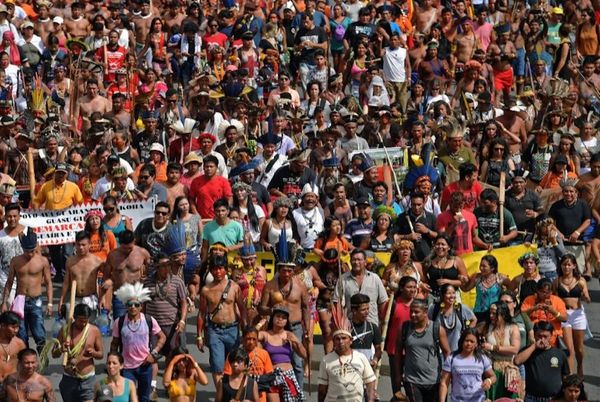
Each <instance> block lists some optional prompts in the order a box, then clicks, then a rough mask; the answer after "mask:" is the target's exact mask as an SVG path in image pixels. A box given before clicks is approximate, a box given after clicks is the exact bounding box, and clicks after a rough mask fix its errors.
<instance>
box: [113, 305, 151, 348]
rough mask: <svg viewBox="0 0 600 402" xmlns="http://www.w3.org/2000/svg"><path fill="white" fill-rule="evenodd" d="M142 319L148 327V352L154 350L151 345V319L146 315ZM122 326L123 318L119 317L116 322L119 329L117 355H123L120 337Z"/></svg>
mask: <svg viewBox="0 0 600 402" xmlns="http://www.w3.org/2000/svg"><path fill="white" fill-rule="evenodd" d="M144 318H145V319H146V325H148V350H152V349H153V348H154V345H153V344H152V328H153V326H152V317H150V316H149V315H148V314H144ZM123 324H125V316H123V317H119V319H118V321H117V327H118V328H119V338H118V339H119V348H118V350H119V353H123V338H122V336H121V332H122V330H123Z"/></svg>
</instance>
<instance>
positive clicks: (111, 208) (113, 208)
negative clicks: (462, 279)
mask: <svg viewBox="0 0 600 402" xmlns="http://www.w3.org/2000/svg"><path fill="white" fill-rule="evenodd" d="M103 209H104V212H106V213H109V212H112V211H114V210H115V207H104V208H103Z"/></svg>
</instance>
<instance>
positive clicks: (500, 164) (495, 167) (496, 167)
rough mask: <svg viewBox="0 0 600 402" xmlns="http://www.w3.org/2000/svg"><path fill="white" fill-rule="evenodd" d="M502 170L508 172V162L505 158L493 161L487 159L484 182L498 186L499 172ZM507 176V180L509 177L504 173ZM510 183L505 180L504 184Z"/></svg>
mask: <svg viewBox="0 0 600 402" xmlns="http://www.w3.org/2000/svg"><path fill="white" fill-rule="evenodd" d="M502 172H505V173H506V172H508V162H507V161H506V160H501V161H493V160H489V161H488V170H487V177H486V179H485V180H486V183H487V184H490V185H492V186H496V187H498V186H499V185H500V173H502ZM506 177H507V181H508V178H509V177H510V176H509V175H506ZM509 184H510V183H509V182H507V183H506V186H508V185H509Z"/></svg>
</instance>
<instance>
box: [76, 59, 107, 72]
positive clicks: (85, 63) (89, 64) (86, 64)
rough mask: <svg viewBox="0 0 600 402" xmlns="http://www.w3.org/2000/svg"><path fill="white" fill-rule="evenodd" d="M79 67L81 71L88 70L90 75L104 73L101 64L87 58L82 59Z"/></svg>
mask: <svg viewBox="0 0 600 402" xmlns="http://www.w3.org/2000/svg"><path fill="white" fill-rule="evenodd" d="M80 66H81V68H82V69H83V70H88V71H89V72H91V73H92V74H100V73H101V72H102V71H104V67H103V66H102V64H100V63H97V62H95V61H94V60H92V59H88V58H85V59H82V60H81V64H80Z"/></svg>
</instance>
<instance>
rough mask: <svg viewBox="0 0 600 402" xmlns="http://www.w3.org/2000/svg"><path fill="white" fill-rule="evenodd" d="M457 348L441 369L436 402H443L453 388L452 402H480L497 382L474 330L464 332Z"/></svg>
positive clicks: (469, 329)
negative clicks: (437, 400)
mask: <svg viewBox="0 0 600 402" xmlns="http://www.w3.org/2000/svg"><path fill="white" fill-rule="evenodd" d="M458 345H459V346H458V349H457V350H456V351H455V352H454V353H452V354H451V355H450V356H448V358H447V359H446V361H445V362H444V366H443V367H442V378H441V379H440V399H439V400H440V401H445V400H446V398H447V396H448V387H449V385H450V384H452V385H453V386H452V391H451V394H450V400H451V401H464V400H468V401H473V402H475V401H477V402H483V401H484V400H485V399H486V396H485V392H486V391H488V390H489V389H490V388H491V387H492V386H493V385H494V384H495V383H496V382H497V378H496V375H495V374H494V370H492V363H491V362H490V359H489V358H488V357H487V356H486V355H485V354H483V353H482V351H481V348H480V346H479V334H478V333H477V330H475V329H474V328H467V329H465V330H464V331H463V332H462V334H461V336H460V339H459V340H458Z"/></svg>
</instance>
